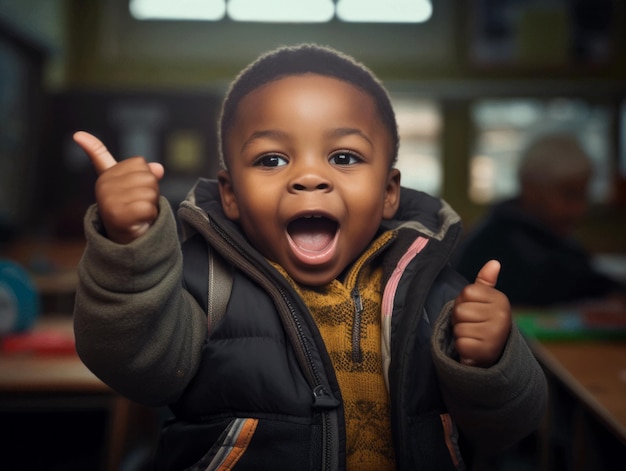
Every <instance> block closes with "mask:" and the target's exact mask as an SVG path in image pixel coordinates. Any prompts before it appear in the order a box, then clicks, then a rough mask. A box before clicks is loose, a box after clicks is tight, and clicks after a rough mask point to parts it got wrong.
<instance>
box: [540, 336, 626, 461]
mask: <svg viewBox="0 0 626 471" xmlns="http://www.w3.org/2000/svg"><path fill="white" fill-rule="evenodd" d="M530 345H531V348H532V349H533V352H534V353H535V355H536V357H537V359H538V360H539V362H540V363H541V364H542V365H543V367H544V369H545V371H546V375H547V377H548V380H549V382H550V383H551V392H553V393H554V392H555V391H556V390H557V389H558V388H559V387H562V388H564V389H565V390H566V391H567V392H569V393H570V394H571V395H572V397H573V398H574V404H575V405H574V407H572V408H571V409H568V410H567V411H565V414H570V416H571V424H572V426H573V429H572V430H570V433H571V435H572V443H571V445H572V452H573V457H572V462H573V463H574V469H604V468H602V467H599V466H598V465H597V461H598V460H599V461H601V462H604V461H605V460H606V459H608V458H605V457H603V456H601V455H602V454H603V453H604V454H606V453H605V452H604V451H603V450H602V447H603V446H605V445H606V442H607V441H608V442H611V443H613V445H611V447H612V448H611V451H610V452H615V450H617V451H618V452H622V453H623V452H624V451H626V342H623V341H601V340H593V341H591V340H572V341H558V340H554V341H549V342H547V341H542V342H539V341H530ZM558 400H559V398H558V397H557V398H554V397H553V400H552V402H553V404H552V407H551V410H549V412H548V417H547V419H546V424H545V427H544V430H543V440H542V442H543V443H544V444H545V443H547V442H549V440H550V435H551V434H552V433H553V432H554V430H551V428H552V427H554V426H555V422H556V421H557V418H555V415H556V414H557V412H555V410H554V409H555V408H558V407H559V406H560V404H558V403H556V404H555V403H554V402H555V401H558ZM561 412H562V411H561ZM594 431H595V432H594ZM598 432H599V433H600V434H602V435H603V436H606V437H608V440H607V439H598V437H597V435H598ZM606 432H608V433H606ZM605 433H606V435H604V434H605ZM600 441H601V442H602V443H599V442H600ZM610 452H609V453H610ZM542 455H543V463H544V469H554V468H553V467H552V465H553V462H554V459H555V457H554V456H551V452H550V450H549V449H548V448H546V446H544V447H543V450H542ZM607 469H609V468H607Z"/></svg>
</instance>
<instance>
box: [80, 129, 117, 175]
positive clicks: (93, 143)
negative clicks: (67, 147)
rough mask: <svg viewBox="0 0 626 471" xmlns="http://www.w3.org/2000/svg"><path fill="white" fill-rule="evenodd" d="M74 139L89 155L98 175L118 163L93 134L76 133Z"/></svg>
mask: <svg viewBox="0 0 626 471" xmlns="http://www.w3.org/2000/svg"><path fill="white" fill-rule="evenodd" d="M73 138H74V142H76V144H78V145H79V146H80V147H81V148H82V149H83V150H84V151H85V152H86V153H87V155H88V156H89V158H90V159H91V163H92V164H93V166H94V168H95V169H96V172H97V173H98V175H100V174H101V173H102V172H104V171H105V170H106V169H108V168H111V167H113V166H114V165H115V164H117V161H116V160H115V158H114V157H113V156H112V155H111V154H110V153H109V151H108V150H107V148H106V147H105V146H104V144H103V143H102V141H100V139H98V138H97V137H96V136H94V135H93V134H89V133H88V132H85V131H78V132H76V133H74V136H73Z"/></svg>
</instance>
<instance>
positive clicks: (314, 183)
mask: <svg viewBox="0 0 626 471" xmlns="http://www.w3.org/2000/svg"><path fill="white" fill-rule="evenodd" d="M290 187H291V190H292V191H329V190H330V189H331V188H332V183H331V181H330V179H328V178H326V177H325V176H323V175H322V174H321V173H318V172H307V173H305V174H301V175H299V176H297V177H296V178H294V179H293V180H292V181H291V184H290Z"/></svg>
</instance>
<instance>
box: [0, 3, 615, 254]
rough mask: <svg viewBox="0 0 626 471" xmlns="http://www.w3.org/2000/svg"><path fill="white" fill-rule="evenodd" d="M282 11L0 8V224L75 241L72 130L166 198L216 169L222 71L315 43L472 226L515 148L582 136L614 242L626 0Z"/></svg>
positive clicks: (603, 229) (407, 173)
mask: <svg viewBox="0 0 626 471" xmlns="http://www.w3.org/2000/svg"><path fill="white" fill-rule="evenodd" d="M226 3H228V9H227V8H226V6H225V5H226ZM264 3H267V5H263V4H264ZM289 3H290V2H280V1H278V2H277V1H276V0H273V1H272V0H267V1H266V2H264V1H248V2H246V1H244V0H240V1H237V0H231V1H230V2H224V1H223V0H219V1H216V0H203V1H200V0H179V1H177V2H163V1H158V0H134V1H132V0H131V1H129V0H92V1H89V2H84V1H79V0H19V1H18V0H0V113H1V117H2V119H1V121H0V122H1V123H2V126H1V130H0V222H1V223H2V226H3V227H4V229H3V230H4V231H5V232H11V233H14V234H17V235H20V236H22V235H38V236H49V237H54V238H66V237H71V238H80V237H81V234H82V228H81V218H82V214H83V212H84V210H85V208H86V207H87V205H88V204H89V203H91V202H92V201H93V195H92V194H93V181H94V175H93V171H92V169H91V168H90V164H89V162H88V160H87V159H86V158H85V156H84V154H83V153H82V152H81V151H80V149H79V148H78V147H77V146H76V145H75V144H74V143H73V142H72V141H71V135H72V133H73V132H74V131H75V130H78V129H86V130H89V131H91V132H94V133H95V134H96V135H98V136H99V137H101V138H102V140H103V141H104V142H105V143H106V144H107V146H108V147H109V148H110V150H111V151H112V152H113V154H114V155H116V156H117V157H118V158H124V157H128V156H131V155H137V154H141V155H144V156H145V157H146V158H148V159H149V160H155V161H161V162H162V163H164V164H165V166H166V168H167V170H168V172H167V178H166V180H165V181H164V183H163V191H164V194H166V196H168V197H169V198H171V200H172V201H173V202H176V201H177V200H179V199H180V198H181V197H182V196H184V193H185V191H186V189H187V188H189V186H190V184H191V183H192V182H193V181H194V179H195V178H196V176H198V175H203V176H208V177H211V176H213V175H214V174H215V172H216V169H217V168H218V162H217V156H216V140H215V121H216V116H217V114H218V111H219V105H220V101H221V98H222V96H223V94H224V91H225V88H226V86H227V85H228V83H229V81H230V80H232V78H233V77H234V75H235V74H236V73H237V72H238V71H239V70H240V69H241V68H242V67H243V66H245V65H246V64H247V63H248V62H250V61H251V60H253V59H254V58H255V57H256V56H257V55H258V54H260V53H262V52H264V51H266V50H268V49H271V48H274V47H276V46H278V45H284V44H297V43H301V42H317V43H321V44H325V45H329V46H332V47H335V48H337V49H340V50H343V51H345V52H347V53H349V54H351V55H353V56H355V57H356V58H357V59H358V60H360V61H362V62H364V63H365V64H366V65H368V66H369V67H371V68H372V69H373V70H374V72H375V73H376V74H378V75H379V76H380V78H381V79H382V80H383V82H384V84H385V86H386V87H387V88H388V90H389V92H390V93H391V94H392V96H393V98H394V102H395V106H396V111H397V114H398V120H399V123H400V131H401V141H402V142H401V151H400V162H399V167H400V168H401V170H402V173H403V183H404V184H405V185H407V186H412V187H416V188H419V189H422V190H425V191H428V192H430V193H433V194H436V195H439V196H443V197H444V198H445V199H446V200H448V202H449V203H450V204H452V206H453V207H454V208H455V209H456V210H457V211H458V212H459V213H460V214H461V216H462V218H463V219H464V222H465V225H466V226H467V227H470V226H472V225H473V224H474V223H475V221H476V220H477V219H479V218H480V216H482V214H484V211H485V209H486V207H488V206H489V205H490V204H491V203H493V202H494V201H497V200H500V199H503V198H505V197H507V196H510V195H512V194H513V193H514V192H515V190H516V188H515V186H516V182H515V167H516V159H517V157H518V154H519V151H520V149H521V148H523V146H524V145H525V143H526V142H527V140H529V139H532V138H533V137H534V136H535V135H536V134H538V133H541V132H546V131H548V130H567V131H571V132H574V133H575V134H577V135H578V136H579V137H580V138H581V139H582V140H583V142H584V145H585V147H586V149H587V150H588V152H589V153H590V154H591V155H592V157H593V159H594V162H595V167H596V169H595V170H596V172H595V180H594V182H593V187H592V196H593V202H594V208H595V209H596V210H594V211H591V212H590V213H589V219H588V221H587V223H586V224H584V225H583V226H582V227H581V229H580V231H581V233H582V236H583V238H584V239H585V240H586V241H587V242H588V244H589V246H590V247H591V249H592V250H594V251H598V252H617V251H626V245H625V244H626V242H625V241H626V237H625V235H626V218H624V217H623V216H624V211H625V205H626V190H625V187H626V184H625V181H626V104H625V103H626V102H625V101H624V98H625V96H626V80H625V79H626V53H625V52H624V48H625V46H626V14H625V11H626V4H624V2H622V1H618V0H549V1H538V0H499V1H493V0H472V1H462V2H459V1H455V0H432V1H429V0H416V1H415V2H406V1H404V2H403V1H397V0H396V1H388V2H386V1H382V0H381V1H371V2H358V1H349V0H346V1H338V2H337V1H335V2H333V1H331V0H313V1H310V0H309V1H299V2H292V3H294V4H296V5H297V8H295V9H294V11H293V12H291V13H292V14H293V15H294V16H292V17H289V16H288V15H289V13H290V12H289V8H285V7H284V4H289ZM335 3H336V4H337V5H336V8H335ZM403 3H404V4H407V3H408V4H411V3H414V4H416V5H418V7H419V8H415V9H414V10H412V11H410V12H409V13H408V14H407V13H402V12H400V13H397V12H396V16H397V17H399V19H400V20H402V21H413V22H410V23H409V22H403V23H397V22H394V18H393V13H394V9H397V8H400V7H401V5H402V4H403ZM211 4H214V6H213V7H211ZM272 4H274V5H276V4H278V5H279V8H278V9H274V10H273V9H272ZM250 5H252V6H250ZM280 5H283V6H280ZM367 5H373V7H371V8H372V11H371V12H370V13H368V11H367V8H366V7H367ZM397 5H400V7H399V6H397ZM168 9H170V10H172V11H170V12H168V11H167V10H168ZM272 12H273V13H272ZM278 14H280V15H282V16H276V15H278ZM342 14H343V16H341V15H342ZM368 14H369V16H368ZM411 14H413V16H411ZM238 15H239V16H238ZM272 15H274V16H272ZM385 15H388V16H390V18H386V17H385ZM198 18H206V19H198ZM291 18H294V19H291ZM397 19H398V18H396V20H397ZM299 21H302V22H299ZM376 21H383V22H376ZM620 216H622V217H620Z"/></svg>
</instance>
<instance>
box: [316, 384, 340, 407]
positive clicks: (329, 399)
mask: <svg viewBox="0 0 626 471" xmlns="http://www.w3.org/2000/svg"><path fill="white" fill-rule="evenodd" d="M339 404H340V402H339V400H338V399H335V398H334V397H333V396H331V395H330V394H329V393H328V391H326V388H325V387H324V386H322V385H321V384H319V385H317V386H315V389H314V390H313V407H314V408H316V409H334V408H335V407H338V406H339Z"/></svg>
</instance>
